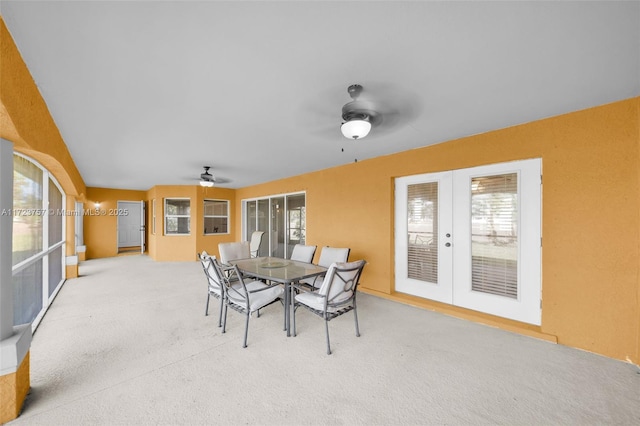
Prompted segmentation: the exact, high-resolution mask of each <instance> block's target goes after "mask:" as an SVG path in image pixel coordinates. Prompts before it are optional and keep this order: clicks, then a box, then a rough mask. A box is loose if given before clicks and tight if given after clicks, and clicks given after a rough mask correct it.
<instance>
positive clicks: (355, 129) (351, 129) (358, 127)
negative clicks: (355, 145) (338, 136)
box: [340, 119, 371, 139]
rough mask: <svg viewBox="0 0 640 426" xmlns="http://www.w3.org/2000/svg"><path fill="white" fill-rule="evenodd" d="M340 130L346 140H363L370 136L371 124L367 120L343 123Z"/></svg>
mask: <svg viewBox="0 0 640 426" xmlns="http://www.w3.org/2000/svg"><path fill="white" fill-rule="evenodd" d="M340 130H341V131H342V134H343V135H344V137H345V138H348V139H362V138H364V137H365V136H367V135H368V134H369V131H370V130H371V123H370V122H369V121H367V120H359V119H354V120H349V121H346V122H344V123H342V126H340Z"/></svg>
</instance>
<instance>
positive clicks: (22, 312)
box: [11, 154, 75, 330]
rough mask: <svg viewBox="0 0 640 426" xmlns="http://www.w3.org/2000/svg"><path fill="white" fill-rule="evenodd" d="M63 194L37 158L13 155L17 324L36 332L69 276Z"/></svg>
mask: <svg viewBox="0 0 640 426" xmlns="http://www.w3.org/2000/svg"><path fill="white" fill-rule="evenodd" d="M64 206H65V196H64V193H63V192H62V189H61V188H60V186H59V185H58V182H57V181H56V180H55V179H54V177H53V176H51V175H50V174H49V172H48V171H47V170H46V169H44V168H43V167H42V166H41V165H39V164H38V163H36V162H35V161H33V160H31V159H29V158H27V157H24V156H22V155H20V154H14V156H13V211H12V212H11V214H12V216H13V248H12V275H13V307H14V309H13V324H14V325H20V324H27V323H31V329H32V330H35V329H36V327H37V326H38V324H39V323H40V320H41V319H42V317H43V316H44V313H45V312H46V310H47V308H48V307H49V305H50V304H51V302H52V301H53V298H54V297H55V295H56V293H57V292H58V291H59V290H60V287H62V283H63V282H64V280H65V274H64V272H65V271H64V262H65V258H64V252H65V240H64V235H65V221H64V218H65V216H66V215H68V214H73V213H75V212H73V213H70V212H66V211H65V210H64Z"/></svg>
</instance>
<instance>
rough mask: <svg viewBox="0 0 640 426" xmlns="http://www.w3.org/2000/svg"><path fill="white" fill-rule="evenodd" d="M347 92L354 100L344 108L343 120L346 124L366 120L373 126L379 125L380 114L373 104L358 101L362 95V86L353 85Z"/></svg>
mask: <svg viewBox="0 0 640 426" xmlns="http://www.w3.org/2000/svg"><path fill="white" fill-rule="evenodd" d="M347 92H348V93H349V96H351V99H353V100H352V101H351V102H348V103H346V104H345V105H344V106H343V107H342V119H343V120H344V121H345V122H347V121H351V120H366V121H368V122H370V123H371V125H372V126H373V125H375V124H377V122H378V121H379V114H378V113H377V112H376V110H375V109H374V106H373V102H370V101H365V100H358V97H359V96H360V94H361V93H362V86H361V85H359V84H352V85H351V86H349V87H348V88H347Z"/></svg>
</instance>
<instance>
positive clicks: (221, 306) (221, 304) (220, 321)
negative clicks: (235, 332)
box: [218, 297, 224, 327]
mask: <svg viewBox="0 0 640 426" xmlns="http://www.w3.org/2000/svg"><path fill="white" fill-rule="evenodd" d="M223 308H224V297H220V315H219V316H218V327H222V309H223Z"/></svg>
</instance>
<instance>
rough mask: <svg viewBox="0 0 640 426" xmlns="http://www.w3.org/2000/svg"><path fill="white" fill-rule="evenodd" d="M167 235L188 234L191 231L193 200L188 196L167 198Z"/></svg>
mask: <svg viewBox="0 0 640 426" xmlns="http://www.w3.org/2000/svg"><path fill="white" fill-rule="evenodd" d="M164 233H165V235H188V234H190V233H191V200H189V199H188V198H165V200H164Z"/></svg>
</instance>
